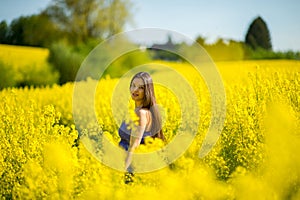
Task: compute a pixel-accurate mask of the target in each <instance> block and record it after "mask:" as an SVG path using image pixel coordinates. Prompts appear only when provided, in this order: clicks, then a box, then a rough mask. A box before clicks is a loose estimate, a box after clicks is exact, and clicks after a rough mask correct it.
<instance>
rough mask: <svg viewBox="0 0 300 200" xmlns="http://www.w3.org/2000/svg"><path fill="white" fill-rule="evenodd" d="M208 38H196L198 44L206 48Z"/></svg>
mask: <svg viewBox="0 0 300 200" xmlns="http://www.w3.org/2000/svg"><path fill="white" fill-rule="evenodd" d="M205 40H206V38H205V37H202V36H201V35H199V36H198V37H197V38H196V42H197V43H198V44H200V45H201V46H202V47H205V45H206V41H205Z"/></svg>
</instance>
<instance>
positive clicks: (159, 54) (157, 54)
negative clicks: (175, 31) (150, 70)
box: [148, 35, 180, 61]
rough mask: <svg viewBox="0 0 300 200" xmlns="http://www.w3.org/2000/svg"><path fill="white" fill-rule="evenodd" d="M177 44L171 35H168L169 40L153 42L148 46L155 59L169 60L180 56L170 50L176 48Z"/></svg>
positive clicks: (174, 59)
mask: <svg viewBox="0 0 300 200" xmlns="http://www.w3.org/2000/svg"><path fill="white" fill-rule="evenodd" d="M176 48H177V47H176V44H174V43H173V41H172V38H171V36H170V35H169V36H168V41H167V42H166V43H164V44H153V45H152V46H151V47H149V48H148V50H150V52H151V56H152V58H153V59H155V60H169V61H177V60H180V57H179V56H178V55H177V54H174V53H172V52H170V51H175V50H176Z"/></svg>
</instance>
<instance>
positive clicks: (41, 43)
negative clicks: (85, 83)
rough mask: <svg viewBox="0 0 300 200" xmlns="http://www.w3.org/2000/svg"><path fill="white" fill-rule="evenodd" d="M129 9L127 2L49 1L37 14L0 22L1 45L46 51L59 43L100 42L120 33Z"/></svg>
mask: <svg viewBox="0 0 300 200" xmlns="http://www.w3.org/2000/svg"><path fill="white" fill-rule="evenodd" d="M131 7H132V4H131V2H130V1H129V0H52V2H51V4H50V5H49V6H47V7H46V8H45V9H44V10H42V11H41V12H40V13H38V14H34V15H30V16H20V17H19V18H17V19H14V20H13V21H12V22H11V23H10V24H7V22H6V21H5V20H4V21H2V22H0V43H2V44H12V45H28V46H38V47H49V46H50V45H51V44H52V43H54V42H56V41H58V40H62V39H65V40H69V41H70V43H73V44H74V43H80V42H86V41H87V40H89V39H91V38H92V39H98V40H101V39H104V38H107V37H109V36H111V35H114V34H116V33H119V32H121V31H122V30H123V28H124V25H125V23H127V22H129V21H131V17H132V14H131Z"/></svg>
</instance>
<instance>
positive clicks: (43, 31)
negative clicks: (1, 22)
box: [7, 14, 64, 47]
mask: <svg viewBox="0 0 300 200" xmlns="http://www.w3.org/2000/svg"><path fill="white" fill-rule="evenodd" d="M63 34H64V33H63V32H62V31H60V30H59V29H58V27H57V26H56V25H55V24H54V23H53V22H52V21H50V20H49V18H48V17H47V16H46V15H43V14H38V15H30V16H21V17H19V18H17V19H14V20H13V21H12V22H11V24H10V26H9V27H8V31H7V43H9V44H14V45H28V46H40V47H48V46H49V45H50V44H51V43H52V42H54V41H56V40H58V39H59V38H60V37H61V36H62V35H63Z"/></svg>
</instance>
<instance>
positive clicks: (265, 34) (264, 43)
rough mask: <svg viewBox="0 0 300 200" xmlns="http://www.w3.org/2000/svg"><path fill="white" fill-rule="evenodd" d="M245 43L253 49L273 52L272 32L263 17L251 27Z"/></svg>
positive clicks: (256, 20)
mask: <svg viewBox="0 0 300 200" xmlns="http://www.w3.org/2000/svg"><path fill="white" fill-rule="evenodd" d="M245 43H246V44H247V45H249V46H250V47H251V48H252V49H254V50H256V49H258V48H262V49H265V50H272V44H271V37H270V32H269V29H268V27H267V24H266V23H265V21H264V20H263V19H262V18H261V17H257V18H256V19H255V20H254V21H253V22H252V23H251V24H250V26H249V29H248V31H247V34H246V38H245Z"/></svg>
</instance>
